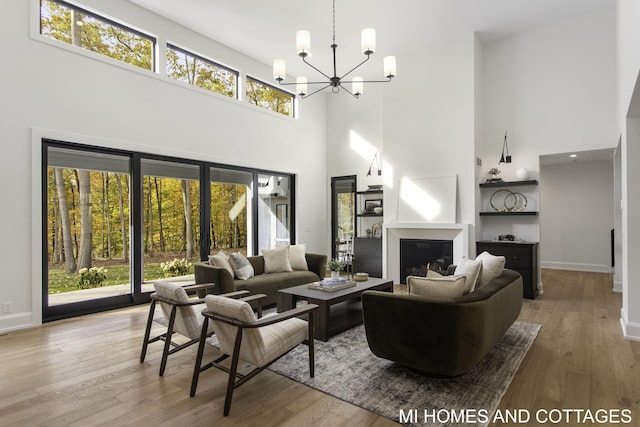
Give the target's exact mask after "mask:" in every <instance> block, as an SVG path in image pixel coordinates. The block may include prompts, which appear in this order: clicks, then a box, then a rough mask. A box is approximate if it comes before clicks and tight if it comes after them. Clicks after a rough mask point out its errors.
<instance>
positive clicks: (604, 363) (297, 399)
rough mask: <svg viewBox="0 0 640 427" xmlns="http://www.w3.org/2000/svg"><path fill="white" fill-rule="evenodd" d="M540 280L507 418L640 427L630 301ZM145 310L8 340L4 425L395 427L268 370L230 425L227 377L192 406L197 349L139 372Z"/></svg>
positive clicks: (241, 393) (151, 361) (591, 286)
mask: <svg viewBox="0 0 640 427" xmlns="http://www.w3.org/2000/svg"><path fill="white" fill-rule="evenodd" d="M542 278H543V283H544V294H543V295H541V296H540V297H539V298H538V299H536V300H535V301H530V300H525V301H524V306H523V309H522V313H521V315H520V319H521V320H524V321H527V322H534V323H540V324H542V325H543V326H542V329H541V331H540V334H539V335H538V337H537V339H536V341H535V343H534V345H533V347H532V348H531V350H530V351H529V353H528V354H527V356H526V358H525V360H524V361H523V363H522V365H521V367H520V370H519V371H518V373H517V374H516V377H515V378H514V380H513V382H512V384H511V386H510V387H509V390H508V391H507V393H506V394H505V396H504V397H503V399H502V402H501V405H500V408H502V409H528V410H530V411H532V412H534V411H537V410H538V409H541V408H542V409H554V408H558V409H562V408H565V409H569V408H576V409H587V408H589V409H592V410H595V409H600V408H604V409H623V408H629V409H631V410H632V414H633V423H634V425H640V386H639V385H640V370H639V369H638V366H639V362H640V343H639V342H632V341H626V340H624V339H623V338H622V333H621V329H620V323H619V318H620V307H621V300H622V298H621V295H620V294H614V293H612V292H611V279H610V277H609V275H607V274H595V273H580V272H567V271H555V270H554V271H552V270H543V275H542ZM147 310H148V307H147V306H143V307H136V308H132V309H126V310H118V311H113V312H108V313H102V314H95V315H89V316H84V317H80V318H75V319H67V320H62V321H58V322H53V323H48V324H45V325H44V326H42V327H38V328H32V329H28V330H22V331H16V332H12V333H9V334H6V335H3V336H0V361H1V363H0V425H2V426H34V425H46V426H48V427H49V426H92V425H136V426H146V425H153V426H157V425H158V426H178V425H179V426H184V425H189V426H195V425H216V426H251V425H256V426H257V425H260V426H303V425H314V426H316V425H319V426H342V425H344V426H347V425H348V426H353V425H359V426H390V425H397V424H396V423H394V422H392V421H390V420H387V419H385V418H382V417H379V416H377V415H374V414H372V413H370V412H368V411H365V410H362V409H360V408H358V407H355V406H353V405H350V404H348V403H345V402H343V401H341V400H338V399H335V398H332V397H330V396H327V395H325V394H323V393H320V392H318V391H316V390H313V389H310V388H308V387H306V386H303V385H300V384H298V383H296V382H294V381H291V380H289V379H287V378H284V377H281V376H280V375H277V374H274V373H272V372H270V371H266V372H263V373H261V374H260V375H258V376H257V377H256V378H254V379H252V380H251V381H250V382H249V383H247V384H246V385H244V386H242V387H240V388H238V389H237V390H236V392H235V394H234V400H233V404H232V407H231V414H230V415H229V417H226V418H225V417H223V416H222V405H223V401H224V389H225V385H226V378H227V377H226V374H224V373H223V372H220V371H217V370H215V369H211V370H209V371H207V372H205V373H203V374H202V375H201V377H200V383H199V386H198V392H197V394H196V396H195V397H194V398H190V397H189V386H190V381H191V374H192V368H193V361H194V357H195V351H196V348H195V346H192V347H190V348H188V349H186V350H183V351H181V352H179V353H176V354H174V355H172V356H170V357H169V362H168V365H167V371H166V372H165V376H164V377H158V368H159V364H160V354H161V348H160V347H161V344H159V343H156V344H152V345H150V347H149V351H148V353H147V359H146V360H145V363H143V364H140V363H139V362H138V359H139V355H140V346H141V342H142V334H143V333H144V325H145V322H146V315H147ZM207 351H208V352H209V354H213V351H214V350H212V349H208V350H207ZM372 357H373V356H372ZM529 425H538V424H537V423H536V422H535V420H532V421H531V422H530V423H529ZM556 425H566V424H564V423H561V424H556ZM583 425H584V424H583Z"/></svg>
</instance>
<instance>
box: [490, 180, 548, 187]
mask: <svg viewBox="0 0 640 427" xmlns="http://www.w3.org/2000/svg"><path fill="white" fill-rule="evenodd" d="M523 185H538V180H537V179H529V180H527V181H500V182H483V183H482V184H480V188H498V187H519V186H523Z"/></svg>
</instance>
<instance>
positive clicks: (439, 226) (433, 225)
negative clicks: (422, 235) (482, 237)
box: [382, 222, 469, 233]
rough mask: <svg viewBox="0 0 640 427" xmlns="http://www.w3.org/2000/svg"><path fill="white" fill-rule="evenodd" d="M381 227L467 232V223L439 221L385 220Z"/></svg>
mask: <svg viewBox="0 0 640 427" xmlns="http://www.w3.org/2000/svg"><path fill="white" fill-rule="evenodd" d="M382 228H383V229H386V228H389V229H393V228H413V229H417V230H423V229H424V230H429V229H435V230H463V231H465V232H467V233H468V232H469V224H458V223H439V222H385V223H383V224H382Z"/></svg>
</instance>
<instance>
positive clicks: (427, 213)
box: [400, 178, 442, 221]
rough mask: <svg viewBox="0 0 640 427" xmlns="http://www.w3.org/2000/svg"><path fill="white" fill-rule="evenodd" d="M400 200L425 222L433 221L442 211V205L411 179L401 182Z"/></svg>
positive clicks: (404, 179)
mask: <svg viewBox="0 0 640 427" xmlns="http://www.w3.org/2000/svg"><path fill="white" fill-rule="evenodd" d="M400 199H401V200H402V201H403V202H404V203H405V205H406V206H409V207H411V208H412V209H413V211H414V212H415V213H416V214H418V215H419V216H420V217H422V219H423V220H427V221H433V220H434V218H436V217H437V216H438V215H440V212H441V211H442V205H441V204H440V202H438V201H437V200H436V199H435V198H434V197H432V196H431V195H430V194H427V192H425V191H424V190H423V189H422V188H420V187H418V185H416V183H415V182H413V181H412V180H411V179H409V178H403V179H402V181H400Z"/></svg>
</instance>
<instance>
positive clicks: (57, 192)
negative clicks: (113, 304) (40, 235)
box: [43, 147, 131, 312]
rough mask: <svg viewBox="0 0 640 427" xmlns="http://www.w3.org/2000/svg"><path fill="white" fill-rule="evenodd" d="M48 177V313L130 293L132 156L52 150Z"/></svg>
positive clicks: (46, 307)
mask: <svg viewBox="0 0 640 427" xmlns="http://www.w3.org/2000/svg"><path fill="white" fill-rule="evenodd" d="M46 173H47V175H46V198H47V206H46V209H47V216H46V218H47V220H46V227H47V233H46V242H47V250H46V265H47V286H46V292H45V297H44V298H43V302H44V306H45V312H46V311H47V310H49V311H52V312H55V308H54V307H55V306H58V305H62V304H78V303H82V302H84V301H88V300H92V299H101V298H106V297H114V296H119V295H129V294H131V285H130V283H131V269H130V262H129V261H130V248H131V242H130V218H131V216H130V188H131V180H130V159H129V157H127V156H122V155H114V154H108V153H104V152H93V151H81V150H71V149H65V148H59V147H50V148H49V149H48V151H47V165H46ZM96 289H97V290H96Z"/></svg>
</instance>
